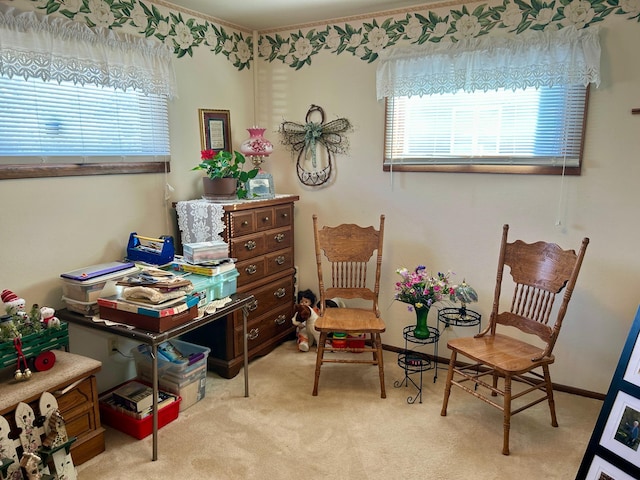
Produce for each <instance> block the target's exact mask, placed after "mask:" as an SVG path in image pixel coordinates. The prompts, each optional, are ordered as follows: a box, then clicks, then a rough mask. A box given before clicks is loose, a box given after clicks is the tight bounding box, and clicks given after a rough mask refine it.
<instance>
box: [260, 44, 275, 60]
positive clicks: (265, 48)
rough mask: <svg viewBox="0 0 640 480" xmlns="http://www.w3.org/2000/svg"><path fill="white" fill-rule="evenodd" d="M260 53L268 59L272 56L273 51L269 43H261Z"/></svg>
mask: <svg viewBox="0 0 640 480" xmlns="http://www.w3.org/2000/svg"><path fill="white" fill-rule="evenodd" d="M258 51H259V52H260V55H261V56H263V57H265V58H267V57H269V56H270V55H271V52H272V51H273V50H272V48H271V44H270V43H269V42H260V45H258Z"/></svg>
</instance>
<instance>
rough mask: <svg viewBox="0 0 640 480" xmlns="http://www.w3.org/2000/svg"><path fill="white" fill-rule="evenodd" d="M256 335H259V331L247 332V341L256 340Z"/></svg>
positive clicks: (254, 329)
mask: <svg viewBox="0 0 640 480" xmlns="http://www.w3.org/2000/svg"><path fill="white" fill-rule="evenodd" d="M258 335H260V329H259V328H252V329H251V330H249V333H247V338H248V339H249V340H255V339H256V338H258Z"/></svg>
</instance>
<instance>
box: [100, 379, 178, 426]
mask: <svg viewBox="0 0 640 480" xmlns="http://www.w3.org/2000/svg"><path fill="white" fill-rule="evenodd" d="M177 399H178V397H177V395H173V394H171V393H168V392H163V391H158V410H160V409H161V408H163V407H165V406H167V405H168V404H170V403H173V402H175V401H177ZM100 403H102V404H103V405H106V406H108V407H109V408H111V409H113V410H116V411H118V412H121V413H124V414H125V415H128V416H129V417H132V418H135V419H138V420H141V419H143V418H145V417H148V416H149V415H151V414H152V413H153V389H152V388H151V387H150V386H148V385H145V384H144V383H140V382H138V381H135V380H134V381H131V382H127V383H125V384H124V385H122V386H120V387H118V388H116V389H115V390H113V391H111V392H109V393H107V394H105V395H103V396H102V397H100Z"/></svg>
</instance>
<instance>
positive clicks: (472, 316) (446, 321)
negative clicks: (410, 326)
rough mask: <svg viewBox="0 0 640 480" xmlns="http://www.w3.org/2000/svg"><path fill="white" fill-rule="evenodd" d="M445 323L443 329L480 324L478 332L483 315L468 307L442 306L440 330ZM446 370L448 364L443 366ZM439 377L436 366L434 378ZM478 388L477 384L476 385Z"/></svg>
mask: <svg viewBox="0 0 640 480" xmlns="http://www.w3.org/2000/svg"><path fill="white" fill-rule="evenodd" d="M441 323H442V324H443V325H444V326H443V328H442V329H443V330H444V329H446V328H447V327H475V326H476V325H477V326H478V333H480V328H481V327H482V325H481V323H482V315H480V314H479V313H478V312H474V311H473V310H469V309H468V308H460V307H453V308H441V309H440V310H438V330H440V328H439V327H440V324H441ZM443 368H444V369H445V370H446V369H448V368H449V366H448V365H447V366H446V367H443ZM436 378H438V368H437V366H436V375H435V378H434V381H435V379H436ZM476 388H477V385H476Z"/></svg>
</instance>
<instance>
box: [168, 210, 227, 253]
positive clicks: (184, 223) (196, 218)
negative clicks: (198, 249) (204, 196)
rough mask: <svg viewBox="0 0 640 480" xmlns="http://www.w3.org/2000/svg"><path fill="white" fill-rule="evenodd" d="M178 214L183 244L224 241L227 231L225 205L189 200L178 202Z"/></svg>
mask: <svg viewBox="0 0 640 480" xmlns="http://www.w3.org/2000/svg"><path fill="white" fill-rule="evenodd" d="M176 212H177V214H178V228H179V229H180V233H181V238H182V243H183V244H184V243H197V242H210V241H212V240H219V239H222V235H221V234H222V232H223V231H224V229H225V224H224V221H223V218H224V206H223V205H220V204H218V203H212V202H208V201H207V200H188V201H184V202H178V203H177V205H176Z"/></svg>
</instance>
